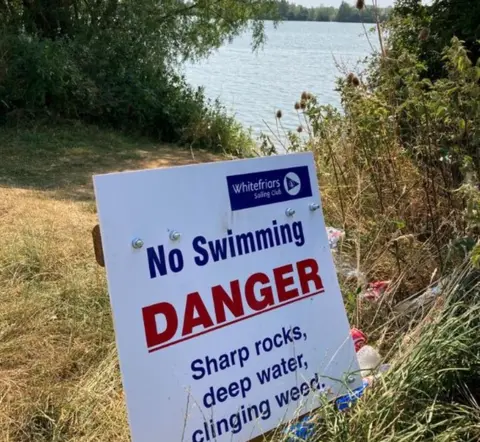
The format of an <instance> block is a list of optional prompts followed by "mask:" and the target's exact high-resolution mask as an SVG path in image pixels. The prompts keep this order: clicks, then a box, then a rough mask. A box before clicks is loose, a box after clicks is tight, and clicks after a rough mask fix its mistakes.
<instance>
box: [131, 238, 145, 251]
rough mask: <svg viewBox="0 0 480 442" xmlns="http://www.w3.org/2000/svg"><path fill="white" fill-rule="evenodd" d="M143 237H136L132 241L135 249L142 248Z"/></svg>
mask: <svg viewBox="0 0 480 442" xmlns="http://www.w3.org/2000/svg"><path fill="white" fill-rule="evenodd" d="M143 244H144V243H143V239H141V238H135V239H134V240H133V241H132V247H133V248H134V249H141V248H142V247H143Z"/></svg>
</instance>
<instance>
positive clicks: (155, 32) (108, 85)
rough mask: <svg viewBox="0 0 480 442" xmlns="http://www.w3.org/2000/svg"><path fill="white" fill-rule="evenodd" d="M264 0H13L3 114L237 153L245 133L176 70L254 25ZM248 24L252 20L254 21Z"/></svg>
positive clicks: (2, 15) (1, 47) (2, 77)
mask: <svg viewBox="0 0 480 442" xmlns="http://www.w3.org/2000/svg"><path fill="white" fill-rule="evenodd" d="M270 3H271V2H270V0H262V1H253V0H252V1H246V2H233V1H231V0H222V1H218V2H216V3H215V4H214V5H208V4H205V3H204V2H201V1H200V2H195V3H189V4H185V3H181V2H180V3H179V2H177V1H166V2H161V3H160V4H159V3H158V2H154V1H149V0H144V1H140V2H137V1H135V2H133V1H127V2H117V1H116V0H111V1H100V2H95V3H91V2H81V1H77V0H72V1H70V2H63V1H61V2H60V1H54V0H51V1H49V2H18V1H13V0H12V1H6V2H3V3H2V4H1V5H0V20H2V24H3V31H2V32H1V33H0V119H3V121H4V122H5V121H6V120H10V121H17V119H19V118H25V117H31V118H38V117H40V116H48V117H50V118H67V119H82V120H84V121H87V122H95V123H101V124H106V125H109V126H112V127H115V128H119V129H122V130H128V131H130V132H139V133H141V134H146V135H150V136H154V137H159V138H160V139H162V140H164V141H171V142H177V141H178V142H182V143H188V144H190V145H192V146H200V147H208V148H212V149H216V150H218V149H225V150H228V151H231V152H235V153H239V152H240V151H242V150H245V151H246V150H248V149H249V148H250V147H251V145H252V141H251V139H250V136H249V134H248V133H247V132H245V131H244V130H243V129H242V128H241V127H240V126H239V125H238V124H237V123H236V122H235V121H234V120H233V119H232V118H231V117H229V116H228V115H227V114H226V112H225V111H224V109H223V108H222V107H221V106H220V105H219V104H218V103H213V104H212V103H209V102H208V101H207V100H206V99H205V98H204V95H203V92H202V91H201V90H194V89H192V88H191V87H189V86H188V85H187V84H186V82H185V80H184V78H183V77H182V76H181V75H180V74H179V73H178V69H177V68H178V66H179V62H180V61H181V60H183V59H185V58H197V57H201V56H205V55H206V54H208V53H210V51H212V50H213V49H215V48H217V47H218V46H219V45H221V44H222V43H223V42H224V41H225V39H227V38H231V37H233V36H234V35H237V34H238V33H240V32H242V31H243V30H245V28H246V27H248V26H251V27H252V28H253V31H254V40H253V42H254V45H259V44H261V42H262V39H263V32H262V30H263V24H262V22H260V21H255V20H254V21H253V22H252V20H251V19H254V18H255V17H256V15H257V14H260V13H261V12H263V11H266V10H269V5H270ZM252 23H253V24H252Z"/></svg>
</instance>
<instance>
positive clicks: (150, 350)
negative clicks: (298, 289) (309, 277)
mask: <svg viewBox="0 0 480 442" xmlns="http://www.w3.org/2000/svg"><path fill="white" fill-rule="evenodd" d="M324 292H325V289H321V290H319V291H318V292H314V293H310V294H308V295H303V296H300V297H298V298H294V299H292V300H290V301H287V302H282V303H281V304H278V305H276V306H274V307H271V308H269V309H266V310H261V311H259V312H255V313H252V314H251V315H247V316H242V317H241V318H238V319H235V320H233V321H229V322H224V323H223V324H220V325H217V326H215V327H211V328H209V329H207V330H204V331H202V332H200V333H195V334H194V335H190V336H186V337H185V338H181V339H177V340H176V341H171V342H168V343H167V344H163V345H160V346H159V347H154V348H150V349H149V350H148V352H149V353H153V352H154V351H157V350H162V349H164V348H167V347H171V346H172V345H175V344H180V343H181V342H185V341H188V340H190V339H193V338H196V337H198V336H202V335H205V334H207V333H211V332H213V331H215V330H219V329H221V328H223V327H227V326H229V325H232V324H236V323H237V322H241V321H245V320H246V319H250V318H253V317H255V316H258V315H261V314H263V313H268V312H271V311H272V310H276V309H277V308H280V307H283V306H284V305H288V304H293V303H294V302H298V301H302V300H304V299H307V298H310V297H312V296H316V295H320V294H322V293H324Z"/></svg>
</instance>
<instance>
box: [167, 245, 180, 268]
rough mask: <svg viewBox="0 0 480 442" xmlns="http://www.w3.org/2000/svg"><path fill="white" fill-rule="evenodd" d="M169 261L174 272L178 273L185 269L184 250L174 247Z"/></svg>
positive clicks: (169, 255)
mask: <svg viewBox="0 0 480 442" xmlns="http://www.w3.org/2000/svg"><path fill="white" fill-rule="evenodd" d="M168 263H169V264H170V268H171V269H172V272H174V273H178V272H180V271H181V270H182V269H183V255H182V252H181V251H180V250H178V249H173V250H172V251H170V253H169V254H168Z"/></svg>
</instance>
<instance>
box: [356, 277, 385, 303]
mask: <svg viewBox="0 0 480 442" xmlns="http://www.w3.org/2000/svg"><path fill="white" fill-rule="evenodd" d="M390 283H391V281H375V282H370V283H369V284H368V286H367V289H366V290H365V292H364V293H362V294H361V295H360V297H361V298H362V299H366V300H368V301H374V302H376V301H378V300H379V299H380V298H381V297H382V295H383V294H384V293H385V291H386V290H387V289H388V286H389V285H390Z"/></svg>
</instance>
